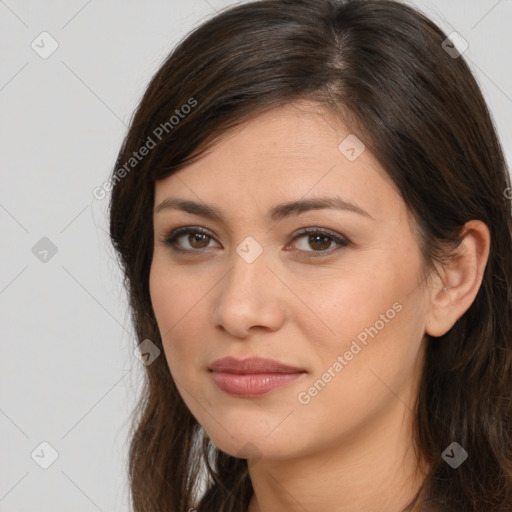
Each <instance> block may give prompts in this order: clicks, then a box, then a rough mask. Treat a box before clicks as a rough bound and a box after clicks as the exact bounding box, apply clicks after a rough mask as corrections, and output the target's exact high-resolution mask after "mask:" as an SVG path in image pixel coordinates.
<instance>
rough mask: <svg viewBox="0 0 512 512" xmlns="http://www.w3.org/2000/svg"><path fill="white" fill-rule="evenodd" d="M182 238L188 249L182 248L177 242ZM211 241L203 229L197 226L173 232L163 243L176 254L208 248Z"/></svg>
mask: <svg viewBox="0 0 512 512" xmlns="http://www.w3.org/2000/svg"><path fill="white" fill-rule="evenodd" d="M181 238H183V239H184V240H185V241H186V242H187V243H188V245H189V247H183V246H182V245H181V244H178V241H179V240H180V239H181ZM211 240H213V237H212V235H211V234H210V233H209V232H208V231H206V230H205V229H203V228H200V227H197V226H186V227H182V228H178V229H176V230H174V231H173V232H172V233H171V234H170V235H169V236H168V237H167V238H165V240H164V243H165V244H166V245H169V246H171V247H172V249H173V250H175V251H177V252H193V251H196V252H197V251H198V250H200V249H205V248H207V247H208V244H209V242H210V241H211Z"/></svg>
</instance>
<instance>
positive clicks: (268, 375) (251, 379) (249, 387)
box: [209, 357, 306, 398]
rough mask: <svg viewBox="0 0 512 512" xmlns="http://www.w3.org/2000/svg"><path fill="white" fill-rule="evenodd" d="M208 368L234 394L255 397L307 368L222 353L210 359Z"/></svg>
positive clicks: (282, 384) (284, 384)
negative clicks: (216, 358)
mask: <svg viewBox="0 0 512 512" xmlns="http://www.w3.org/2000/svg"><path fill="white" fill-rule="evenodd" d="M209 370H210V371H211V372H212V377H213V380H214V382H215V384H216V385H217V386H218V387H219V389H221V390H222V391H224V392H225V393H228V394H230V395H233V396H237V397H246V398H250V397H256V396H261V395H264V394H265V393H268V392H270V391H274V390H276V389H278V388H281V387H283V386H286V385H287V384H289V383H290V382H292V381H294V380H295V379H297V378H299V377H300V376H301V375H303V374H305V373H306V371H305V370H303V369H301V368H297V367H294V366H290V365H287V364H284V363H281V362H280V361H274V360H272V359H261V358H258V357H250V358H247V359H235V358H233V357H225V358H223V359H218V360H217V361H215V362H213V363H212V364H211V365H210V367H209Z"/></svg>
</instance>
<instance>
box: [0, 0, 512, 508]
mask: <svg viewBox="0 0 512 512" xmlns="http://www.w3.org/2000/svg"><path fill="white" fill-rule="evenodd" d="M234 3H235V2H229V1H221V0H166V1H163V0H151V1H142V0H140V1H138V2H136V1H133V0H131V1H127V0H89V1H87V0H67V1H64V0H60V1H55V0H54V1H46V2H41V1H36V0H31V1H29V0H5V1H1V0H0V119H1V121H0V148H1V154H0V156H1V164H0V173H1V186H0V228H1V234H2V246H1V257H0V314H1V317H0V329H1V331H0V332H1V335H2V339H1V357H0V432H1V436H0V511H1V512H40V511H46V512H50V511H67V512H69V511H73V512H94V511H98V510H99V511H104V512H106V511H109V512H117V511H119V512H120V511H128V510H129V489H128V485H127V479H126V470H127V448H128V437H127V433H128V426H129V415H130V413H131V411H132V409H133V406H134V404H135V400H136V398H137V395H138V392H139V389H140V382H141V375H142V372H143V370H144V366H143V365H142V363H141V362H140V361H139V360H138V359H137V358H136V357H135V355H134V352H133V351H134V349H135V348H136V347H137V345H138V343H140V342H141V341H142V340H136V339H135V337H134V336H133V330H132V327H131V325H130V319H129V312H128V308H127V302H126V296H125V292H124V290H123V287H122V282H121V273H120V271H119V269H118V267H117V263H116V260H115V257H114V252H113V250H112V248H111V247H110V244H109V240H108V236H107V232H108V223H107V218H106V210H107V203H108V199H107V198H106V199H103V200H99V199H96V198H95V197H94V196H93V190H94V189H95V188H96V187H98V186H101V185H102V184H103V183H105V181H106V180H107V179H108V177H109V174H110V172H111V170H112V167H113V166H114V163H115V158H116V155H117V152H118V150H119V147H120V144H121V142H122V139H123V137H124V135H125V133H126V130H127V125H128V123H129V121H130V118H131V115H132V113H133V111H134V109H135V107H136V105H137V102H138V101H139V100H140V98H141V95H142V94H143V92H144V88H145V86H146V85H147V83H148V81H149V79H150V78H151V76H152V75H153V73H154V72H155V71H156V70H157V69H158V67H159V65H160V64H161V63H162V62H163V60H164V58H165V57H166V56H167V54H168V53H169V52H170V51H171V49H172V48H173V46H174V45H175V44H176V43H177V42H178V40H180V39H181V38H182V37H183V36H184V35H185V34H186V33H187V32H189V31H190V29H191V28H193V27H195V26H197V25H198V24H200V23H201V22H202V21H204V20H205V19H206V18H208V17H210V16H211V15H212V14H214V13H215V11H217V10H220V9H222V8H223V7H225V6H228V5H231V4H234ZM411 3H412V4H413V5H416V6H418V7H419V8H420V9H421V10H423V11H424V12H425V13H426V14H427V15H429V16H430V17H431V18H433V19H434V21H436V22H437V23H438V24H439V25H440V26H441V28H442V29H444V30H445V31H446V32H447V33H448V34H450V33H451V32H453V31H456V32H458V33H459V34H460V35H462V37H463V38H464V39H465V40H466V41H467V42H468V43H469V47H468V49H467V50H466V52H465V53H464V56H465V58H466V59H467V60H468V62H469V64H470V66H471V68H472V69H473V71H474V73H475V74H476V77H477V79H478V81H479V83H480V85H481V87H482V90H483V93H484V95H485V98H486V99H487V101H488V104H489V106H490V109H491V111H492V113H493V116H494V119H495V122H496V126H497V129H498V134H499V136H500V138H501V141H502V143H503V146H504V148H505V151H506V154H507V158H508V160H509V162H511V156H512V150H511V148H512V67H511V57H510V51H511V49H512V31H511V29H510V27H511V22H512V1H511V0H500V1H497V0H472V1H469V0H436V1H433V0H431V1H418V2H411ZM42 33H45V34H42ZM57 45H58V46H57ZM52 51H53V53H52ZM511 163H512V162H511Z"/></svg>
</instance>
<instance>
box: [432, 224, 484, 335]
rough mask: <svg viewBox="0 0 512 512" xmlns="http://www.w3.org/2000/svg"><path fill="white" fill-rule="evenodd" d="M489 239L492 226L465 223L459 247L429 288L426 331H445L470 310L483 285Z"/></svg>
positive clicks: (433, 333) (441, 332)
mask: <svg viewBox="0 0 512 512" xmlns="http://www.w3.org/2000/svg"><path fill="white" fill-rule="evenodd" d="M490 241H491V235H490V232H489V228H488V227H487V226H486V224H484V223H483V222H482V221H479V220H471V221H468V222H466V224H464V226H463V228H462V241H461V243H460V245H459V247H457V249H456V250H455V252H454V254H453V257H452V258H451V259H450V261H449V263H447V264H445V265H443V267H442V269H441V271H440V277H436V279H435V280H434V283H433V284H432V286H431V288H430V296H429V300H430V308H429V312H428V314H427V317H426V323H425V332H426V334H429V335H430V336H434V337H438V336H442V335H443V334H446V333H447V332H448V331H449V330H450V329H451V328H452V327H453V325H454V324H455V322H456V321H457V320H458V319H459V318H460V317H461V316H462V315H463V314H464V313H465V312H466V311H467V310H468V309H469V307H470V306H471V304H472V303H473V301H474V300H475V297H476V295H477V293H478V290H479V289H480V285H481V284H482V279H483V275H484V271H485V267H486V265H487V260H488V258H489V250H490Z"/></svg>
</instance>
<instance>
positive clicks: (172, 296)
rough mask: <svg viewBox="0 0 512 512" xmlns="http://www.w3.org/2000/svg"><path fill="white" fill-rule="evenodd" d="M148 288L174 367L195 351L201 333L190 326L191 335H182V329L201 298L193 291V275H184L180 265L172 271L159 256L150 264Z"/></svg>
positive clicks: (187, 323)
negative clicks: (195, 344)
mask: <svg viewBox="0 0 512 512" xmlns="http://www.w3.org/2000/svg"><path fill="white" fill-rule="evenodd" d="M149 290H150V296H151V302H152V306H153V311H154V313H155V317H156V321H157V324H158V329H159V331H160V335H161V338H162V343H163V347H164V350H165V355H166V357H167V360H168V362H169V366H170V369H171V371H173V370H174V369H178V368H179V366H180V363H184V362H185V361H186V360H187V359H189V358H190V357H191V356H192V355H193V354H194V346H193V343H194V340H197V339H198V337H197V336H194V333H193V332H191V331H190V330H189V331H188V332H189V335H188V336H187V338H186V339H183V332H184V330H185V332H186V331H187V327H190V323H189V322H190V318H192V317H193V313H194V308H193V305H194V304H196V303H197V302H198V299H197V297H196V295H197V293H193V290H194V286H192V283H191V281H190V279H186V278H184V277H183V273H182V272H180V271H179V269H174V270H173V271H172V272H171V271H169V269H168V268H166V265H165V262H163V261H162V258H159V257H158V256H155V259H154V260H153V264H152V266H151V271H150V276H149ZM196 307H197V306H196ZM180 340H183V341H186V343H182V342H180ZM173 373H174V372H173Z"/></svg>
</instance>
